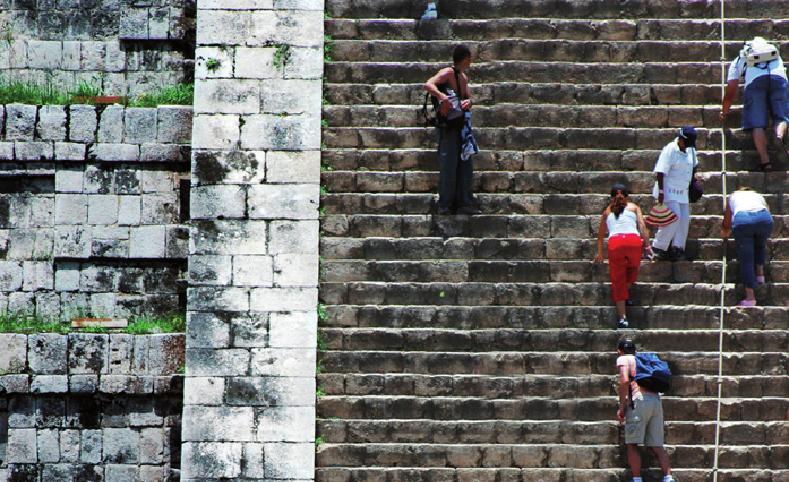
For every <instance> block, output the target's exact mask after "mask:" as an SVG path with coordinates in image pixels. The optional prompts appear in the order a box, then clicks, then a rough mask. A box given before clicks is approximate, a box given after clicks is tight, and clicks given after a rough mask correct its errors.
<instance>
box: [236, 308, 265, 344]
mask: <svg viewBox="0 0 789 482" xmlns="http://www.w3.org/2000/svg"><path fill="white" fill-rule="evenodd" d="M268 316H269V315H268V314H267V313H251V314H250V315H249V316H235V317H233V319H232V320H230V333H231V339H232V341H233V347H238V348H251V347H265V346H268Z"/></svg>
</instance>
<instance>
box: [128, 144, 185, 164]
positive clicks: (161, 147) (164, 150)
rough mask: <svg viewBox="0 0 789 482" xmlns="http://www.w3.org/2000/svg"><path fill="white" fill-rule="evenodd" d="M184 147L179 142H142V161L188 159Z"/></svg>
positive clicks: (180, 160)
mask: <svg viewBox="0 0 789 482" xmlns="http://www.w3.org/2000/svg"><path fill="white" fill-rule="evenodd" d="M186 160H187V159H186V156H185V152H184V148H183V147H182V146H180V145H177V144H142V145H141V146H140V162H182V161H186Z"/></svg>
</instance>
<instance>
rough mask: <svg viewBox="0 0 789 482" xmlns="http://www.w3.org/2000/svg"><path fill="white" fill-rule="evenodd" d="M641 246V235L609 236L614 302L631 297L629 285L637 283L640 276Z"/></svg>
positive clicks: (610, 270) (609, 260) (609, 266)
mask: <svg viewBox="0 0 789 482" xmlns="http://www.w3.org/2000/svg"><path fill="white" fill-rule="evenodd" d="M641 248H642V244H641V236H639V235H637V234H615V235H614V236H611V237H610V238H608V270H609V272H610V273H611V298H613V299H614V302H617V301H625V300H627V299H628V298H629V297H630V294H629V293H628V292H627V285H628V284H632V283H635V282H636V278H637V277H638V268H639V266H641Z"/></svg>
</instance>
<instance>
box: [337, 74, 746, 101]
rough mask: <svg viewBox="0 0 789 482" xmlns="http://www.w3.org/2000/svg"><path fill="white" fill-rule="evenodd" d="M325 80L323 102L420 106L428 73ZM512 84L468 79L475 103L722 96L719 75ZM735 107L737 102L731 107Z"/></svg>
mask: <svg viewBox="0 0 789 482" xmlns="http://www.w3.org/2000/svg"><path fill="white" fill-rule="evenodd" d="M394 80H397V81H398V82H402V79H388V83H374V82H370V83H363V84H353V83H325V84H324V85H323V87H324V96H325V99H326V102H327V105H335V104H336V105H344V104H350V105H365V104H366V105H408V106H419V107H421V106H422V103H423V102H424V99H425V91H424V89H423V88H422V85H423V84H424V81H425V80H427V77H425V78H423V79H421V80H416V81H415V82H414V83H405V84H404V83H391V82H393V81H394ZM551 80H552V81H553V82H550V83H536V82H517V78H515V79H507V80H505V81H503V82H496V81H489V82H487V83H479V79H476V78H475V79H472V86H471V88H472V89H473V94H474V100H475V102H476V103H477V104H478V105H480V104H501V103H511V104H561V105H584V106H587V105H589V106H591V105H617V106H622V107H625V106H645V105H655V106H669V105H715V104H717V103H719V102H720V100H721V94H722V93H721V87H720V84H712V82H715V81H716V80H718V79H712V78H710V79H706V80H705V82H704V83H701V84H651V85H649V84H616V83H606V84H593V83H591V82H590V81H589V80H588V79H587V80H584V81H582V82H580V83H577V84H572V83H556V82H555V81H556V79H551ZM735 107H738V106H735Z"/></svg>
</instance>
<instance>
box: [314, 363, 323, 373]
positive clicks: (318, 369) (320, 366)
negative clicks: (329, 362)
mask: <svg viewBox="0 0 789 482" xmlns="http://www.w3.org/2000/svg"><path fill="white" fill-rule="evenodd" d="M321 373H323V360H318V364H317V365H315V374H316V375H320V374H321Z"/></svg>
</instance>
